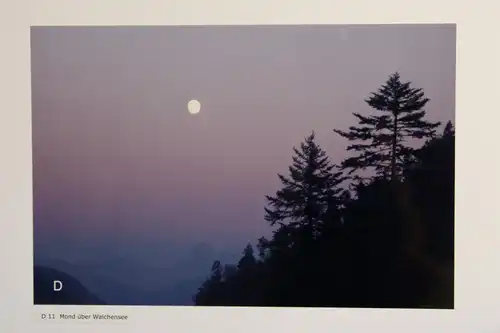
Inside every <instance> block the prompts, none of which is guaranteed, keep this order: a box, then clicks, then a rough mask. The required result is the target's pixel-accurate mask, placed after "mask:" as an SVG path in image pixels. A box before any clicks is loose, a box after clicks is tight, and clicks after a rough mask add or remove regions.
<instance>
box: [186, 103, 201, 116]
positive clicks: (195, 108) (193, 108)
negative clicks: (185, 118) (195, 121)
mask: <svg viewBox="0 0 500 333" xmlns="http://www.w3.org/2000/svg"><path fill="white" fill-rule="evenodd" d="M187 108H188V111H189V113H191V114H197V113H198V112H200V109H201V103H200V102H198V101H197V100H195V99H192V100H190V101H189V102H188V104H187Z"/></svg>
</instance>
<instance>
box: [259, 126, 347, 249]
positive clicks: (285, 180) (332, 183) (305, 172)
mask: <svg viewBox="0 0 500 333" xmlns="http://www.w3.org/2000/svg"><path fill="white" fill-rule="evenodd" d="M293 151H294V153H295V156H293V158H292V159H293V164H292V165H291V166H290V167H289V176H288V177H287V176H284V175H281V174H278V177H279V179H280V181H281V183H282V184H283V188H282V189H280V190H278V191H277V192H276V195H275V196H266V199H267V202H268V205H269V206H268V207H266V208H265V213H266V214H265V219H266V220H267V221H268V222H269V223H270V225H271V226H276V225H279V229H278V232H279V235H280V236H283V241H286V240H285V237H286V236H289V235H291V233H294V232H296V231H300V232H301V233H302V234H303V236H304V237H307V238H310V239H314V238H315V237H316V236H317V235H318V233H319V232H320V229H321V228H322V225H323V223H324V222H325V217H326V214H327V213H328V211H329V209H331V208H332V207H335V206H336V205H337V204H338V201H339V194H340V193H341V192H342V189H341V188H340V187H339V185H340V184H341V183H342V181H343V180H344V179H343V178H342V173H341V172H334V168H335V166H334V165H333V164H332V163H331V162H330V160H329V157H328V156H327V154H326V152H325V151H324V150H323V149H322V148H321V147H320V146H319V145H318V144H317V143H316V142H315V133H314V132H312V133H311V134H310V135H309V136H308V137H306V138H305V140H304V141H303V142H302V143H301V145H300V149H299V148H296V147H294V148H293ZM292 239H293V238H292ZM289 240H290V239H289ZM287 245H288V246H292V245H293V244H292V243H289V244H287Z"/></svg>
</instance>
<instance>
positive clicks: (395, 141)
mask: <svg viewBox="0 0 500 333" xmlns="http://www.w3.org/2000/svg"><path fill="white" fill-rule="evenodd" d="M428 101H429V99H428V98H426V97H425V96H424V92H423V90H422V89H420V88H413V87H411V82H402V81H401V79H400V74H399V73H397V72H396V73H394V74H392V75H390V76H389V79H388V80H387V81H386V83H385V84H383V85H382V86H381V88H379V89H378V91H377V92H374V93H372V94H371V96H370V97H369V98H367V99H366V100H365V102H366V103H367V104H368V105H369V106H370V107H372V108H373V109H375V110H376V111H378V112H379V114H378V115H370V116H363V115H361V114H359V113H353V114H354V116H355V117H356V118H357V119H358V123H359V125H360V126H359V127H356V126H351V127H350V128H349V131H347V132H344V131H341V130H337V129H335V130H334V131H335V132H336V133H337V134H339V135H341V136H342V137H345V138H347V139H348V140H349V141H361V142H364V143H358V144H351V145H349V146H348V147H347V150H348V151H356V152H358V153H359V154H358V155H357V156H354V157H350V158H347V159H345V160H344V161H343V163H342V165H341V166H342V169H346V170H349V173H353V172H354V171H357V170H364V169H367V168H374V169H375V172H376V174H377V176H378V177H383V178H389V177H390V178H391V179H393V180H396V179H397V178H398V176H399V175H400V174H401V172H402V169H403V168H404V166H405V165H407V164H408V163H409V162H410V161H412V160H413V157H412V155H413V153H414V149H413V148H411V147H410V146H409V145H408V142H407V140H408V139H410V138H411V139H423V138H431V137H433V136H434V134H435V132H436V128H437V127H438V126H439V125H440V123H439V122H436V123H433V122H429V121H426V120H424V117H425V115H426V111H425V110H424V108H425V106H426V104H427V102H428Z"/></svg>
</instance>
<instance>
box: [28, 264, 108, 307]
mask: <svg viewBox="0 0 500 333" xmlns="http://www.w3.org/2000/svg"><path fill="white" fill-rule="evenodd" d="M54 280H59V281H61V282H62V283H63V288H62V290H60V291H54V290H53V286H54ZM34 302H35V304H65V305H104V304H106V303H105V302H104V301H102V300H101V299H100V298H98V297H97V296H95V295H94V294H92V293H91V292H90V291H89V290H87V288H85V287H84V286H83V285H82V284H81V283H80V281H78V280H77V279H75V278H74V277H72V276H71V275H69V274H66V273H64V272H61V271H59V270H56V269H53V268H50V267H44V266H34Z"/></svg>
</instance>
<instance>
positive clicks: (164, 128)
mask: <svg viewBox="0 0 500 333" xmlns="http://www.w3.org/2000/svg"><path fill="white" fill-rule="evenodd" d="M31 45H32V93H33V101H32V102H33V104H32V105H33V122H32V124H33V154H34V155H33V158H34V186H35V187H34V204H35V207H34V214H35V215H34V219H35V223H34V232H35V251H38V250H39V251H42V249H43V245H42V244H48V243H51V244H52V246H57V245H58V244H59V251H60V253H61V256H67V257H70V256H71V255H70V254H69V253H71V251H70V249H69V248H65V247H64V246H69V245H68V244H72V245H73V246H74V244H75V242H76V241H77V240H80V241H81V243H82V244H83V243H85V244H86V245H87V246H92V245H89V244H90V243H92V242H93V241H95V242H96V243H97V242H98V241H101V242H107V243H108V244H119V243H120V242H123V243H124V244H125V243H126V242H127V240H128V241H132V240H134V241H135V244H136V245H135V246H136V247H140V246H142V245H143V246H146V244H149V243H151V242H153V240H155V239H156V240H161V239H163V238H165V239H167V238H168V239H170V240H171V241H172V242H177V244H197V243H199V242H206V243H207V244H212V245H216V244H218V245H221V244H222V245H228V246H229V245H230V246H233V245H234V246H239V247H241V248H243V246H244V244H245V243H246V242H247V241H253V240H255V239H256V238H258V237H259V236H261V235H264V234H268V233H269V228H268V226H267V225H266V223H265V222H264V220H263V213H264V211H263V208H264V203H265V201H264V195H265V194H273V193H274V192H275V190H276V189H277V186H278V185H279V184H278V179H277V177H276V173H278V172H280V173H282V172H286V170H287V169H286V168H287V166H288V165H289V164H290V162H291V157H292V147H293V146H294V145H298V144H300V142H301V141H302V139H303V138H304V137H305V136H306V135H308V134H309V133H310V132H311V131H312V130H315V131H316V133H317V136H318V140H319V142H320V144H321V145H322V146H323V147H324V148H325V149H326V150H327V151H328V152H329V153H330V156H331V157H332V159H333V161H334V162H340V160H341V158H343V157H344V156H346V155H345V152H344V149H345V146H346V144H347V143H346V141H344V140H343V139H341V138H339V137H338V136H336V135H335V134H334V133H333V132H332V129H333V128H342V129H345V128H346V127H348V126H350V125H353V124H354V123H353V121H354V118H353V116H352V112H361V113H364V112H371V111H370V109H369V107H368V106H367V105H366V103H365V102H364V101H363V100H364V98H365V97H367V96H368V94H369V93H370V92H372V91H374V90H376V89H377V88H378V87H379V86H380V85H381V84H383V83H384V81H385V80H386V79H387V77H388V75H389V74H391V73H393V72H394V71H399V72H400V73H401V76H402V79H403V80H405V81H406V80H409V81H412V82H413V84H414V86H415V87H421V88H424V91H425V93H426V95H427V96H428V97H429V98H430V99H431V101H430V102H429V104H428V108H427V110H428V119H431V120H439V121H447V120H453V119H454V108H455V47H456V39H455V26H453V25H420V26H410V25H408V26H397V25H392V26H389V25H385V26H294V27H292V26H267V27H265V26H259V27H256V26H254V27H102V28H98V27H94V28H90V27H42V28H32V40H31ZM191 98H196V99H198V100H200V101H201V103H202V110H201V112H200V113H199V114H198V115H194V116H193V115H190V114H189V113H188V112H187V109H186V104H187V102H188V101H189V99H191ZM62 244H66V245H62ZM61 249H62V250H61ZM116 249H120V245H116V247H115V252H116ZM239 250H240V249H239V248H238V251H239Z"/></svg>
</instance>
